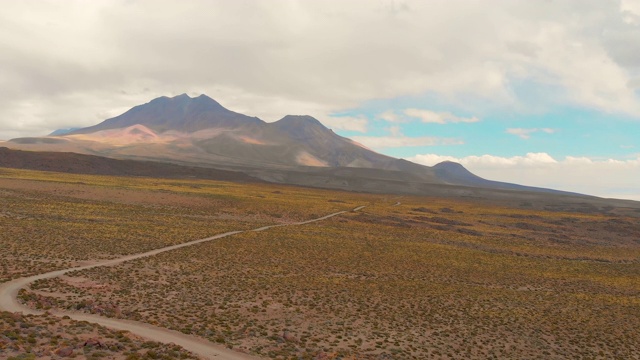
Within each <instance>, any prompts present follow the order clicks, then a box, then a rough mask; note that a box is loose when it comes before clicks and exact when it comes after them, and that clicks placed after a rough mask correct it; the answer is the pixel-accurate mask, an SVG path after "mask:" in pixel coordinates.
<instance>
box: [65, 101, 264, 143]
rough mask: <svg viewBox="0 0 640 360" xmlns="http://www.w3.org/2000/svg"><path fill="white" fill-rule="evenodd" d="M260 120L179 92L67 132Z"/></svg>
mask: <svg viewBox="0 0 640 360" xmlns="http://www.w3.org/2000/svg"><path fill="white" fill-rule="evenodd" d="M260 123H262V121H261V120H260V119H258V118H255V117H249V116H246V115H242V114H238V113H236V112H233V111H230V110H227V109H225V108H224V107H223V106H222V105H220V104H219V103H218V102H217V101H215V100H213V99H212V98H210V97H208V96H206V95H200V96H198V97H196V98H191V97H189V96H188V95H187V94H182V95H178V96H176V97H173V98H169V97H166V96H163V97H159V98H157V99H154V100H152V101H151V102H149V103H147V104H144V105H139V106H136V107H134V108H132V109H131V110H129V111H127V112H125V113H124V114H122V115H119V116H116V117H114V118H111V119H107V120H105V121H103V122H101V123H99V124H97V125H94V126H89V127H86V128H82V129H77V130H75V131H72V132H70V133H68V134H70V135H73V134H89V133H93V132H96V131H101V130H109V129H120V128H126V127H129V126H134V125H144V126H146V127H148V128H149V129H151V130H153V131H155V132H157V133H162V132H165V131H168V130H176V131H180V132H187V133H191V132H195V131H198V130H204V129H209V128H218V127H238V126H243V125H251V124H260Z"/></svg>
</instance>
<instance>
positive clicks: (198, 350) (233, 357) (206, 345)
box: [0, 206, 364, 360]
mask: <svg viewBox="0 0 640 360" xmlns="http://www.w3.org/2000/svg"><path fill="white" fill-rule="evenodd" d="M363 208H364V206H359V207H357V208H355V209H353V211H359V210H361V209H363ZM345 212H346V211H339V212H336V213H332V214H329V215H326V216H323V217H319V218H316V219H312V220H307V221H301V222H296V223H290V224H277V225H270V226H264V227H260V228H257V229H253V230H249V231H253V232H259V231H265V230H268V229H271V228H275V227H281V226H296V225H304V224H309V223H313V222H318V221H322V220H326V219H329V218H332V217H334V216H337V215H340V214H343V213H345ZM243 232H244V231H231V232H226V233H223V234H218V235H214V236H211V237H208V238H204V239H199V240H194V241H191V242H187V243H183V244H178V245H173V246H168V247H164V248H160V249H156V250H152V251H148V252H145V253H141V254H134V255H128V256H124V257H121V258H118V259H112V260H106V261H101V262H97V263H95V264H91V265H85V266H79V267H73V268H68V269H63V270H58V271H52V272H48V273H44V274H39V275H35V276H30V277H23V278H19V279H15V280H13V281H9V282H6V283H3V284H0V310H5V311H9V312H22V313H23V314H33V315H38V314H42V313H43V312H41V311H37V310H33V309H31V308H29V307H27V306H24V305H22V304H20V303H19V302H18V300H17V295H18V292H19V290H20V289H21V288H23V287H25V286H27V285H28V284H30V283H32V282H34V281H36V280H41V279H50V278H54V277H58V276H61V275H64V274H66V273H68V272H71V271H77V270H85V269H90V268H95V267H99V266H111V265H116V264H120V263H123V262H125V261H130V260H135V259H140V258H144V257H149V256H153V255H157V254H160V253H163V252H167V251H171V250H175V249H179V248H183V247H186V246H191V245H195V244H200V243H203V242H207V241H211V240H215V239H220V238H223V237H227V236H231V235H235V234H240V233H243ZM51 313H52V314H53V315H56V316H65V315H66V316H69V317H70V318H72V319H74V320H78V321H88V322H93V323H97V324H100V325H102V326H105V327H108V328H112V329H116V330H126V331H129V332H131V333H133V334H136V335H139V336H142V337H145V338H147V339H149V340H152V341H158V342H162V343H174V344H177V345H180V346H182V347H184V348H185V349H188V350H189V351H191V352H193V353H195V354H197V355H200V356H202V357H204V358H207V359H210V358H214V357H215V358H216V359H229V360H240V359H255V358H256V357H254V356H251V355H248V354H242V353H239V352H236V351H232V350H229V349H226V348H224V347H221V346H220V345H216V344H213V343H211V342H209V341H206V340H202V339H198V338H195V337H192V336H188V335H185V334H182V333H179V332H177V331H172V330H168V329H164V328H160V327H156V326H152V325H148V324H144V323H140V322H135V321H129V320H122V319H110V318H105V317H101V316H97V315H90V314H81V313H67V312H61V311H55V312H51Z"/></svg>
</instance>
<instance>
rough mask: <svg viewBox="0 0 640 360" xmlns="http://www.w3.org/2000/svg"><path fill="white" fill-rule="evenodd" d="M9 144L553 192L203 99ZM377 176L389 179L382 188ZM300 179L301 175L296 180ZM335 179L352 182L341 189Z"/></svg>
mask: <svg viewBox="0 0 640 360" xmlns="http://www.w3.org/2000/svg"><path fill="white" fill-rule="evenodd" d="M54 133H55V132H54ZM5 144H6V145H5V146H11V147H13V148H17V149H24V150H34V151H63V152H74V153H80V154H89V155H99V156H106V157H109V158H116V159H134V160H151V161H157V162H165V163H173V164H188V165H195V166H200V167H212V168H219V169H226V170H234V169H241V170H242V171H244V172H245V173H247V174H249V175H251V176H256V177H259V178H262V179H265V180H267V179H268V180H269V181H281V182H285V183H287V182H289V183H295V184H298V185H308V184H314V186H322V185H323V184H325V185H326V186H335V187H340V188H343V187H345V186H346V185H344V183H345V182H346V183H348V184H351V185H348V186H346V188H349V189H352V190H355V191H358V190H359V189H360V190H361V189H368V190H371V186H372V185H371V184H372V181H373V182H376V184H379V185H376V186H378V187H380V189H379V190H380V191H384V189H383V188H382V187H384V185H382V184H383V183H384V181H387V184H389V185H390V186H391V183H393V184H396V183H403V182H404V183H407V184H408V182H412V183H422V184H426V185H429V184H441V185H446V184H452V185H463V186H471V187H483V188H493V189H508V190H528V191H532V190H535V191H551V190H547V189H538V188H531V187H526V186H521V185H515V184H507V183H501V182H495V181H491V180H486V179H482V178H480V177H478V176H476V175H474V174H472V173H471V172H469V171H468V170H467V169H465V168H464V167H463V166H462V165H460V164H457V163H456V164H455V165H454V163H451V164H449V163H443V164H438V165H436V166H434V167H429V166H424V165H419V164H416V163H412V162H410V161H407V160H404V159H397V158H393V157H391V156H387V155H384V154H380V153H377V152H375V151H373V150H371V149H368V148H366V147H365V146H362V145H361V144H358V143H356V142H355V141H353V140H351V139H348V138H346V137H342V136H340V135H338V134H336V133H334V132H333V131H332V130H331V129H329V128H327V127H326V126H324V125H323V124H322V123H321V122H320V121H319V120H317V119H315V118H313V117H312V116H309V115H287V116H284V117H283V118H282V119H280V120H278V121H275V122H272V123H267V122H264V121H263V120H261V119H259V118H257V117H250V116H247V115H243V114H240V113H237V112H234V111H231V110H229V109H226V108H225V107H224V106H222V105H221V104H220V103H218V102H217V101H215V100H214V99H212V98H210V97H208V96H206V95H204V94H202V95H200V96H197V97H193V98H192V97H190V96H189V95H187V94H181V95H178V96H174V97H166V96H163V97H159V98H156V99H153V100H151V101H149V102H147V103H145V104H141V105H138V106H135V107H133V108H131V109H129V110H127V111H126V112H124V113H123V114H121V115H118V116H115V117H112V118H109V119H106V120H104V121H102V122H100V123H98V124H96V125H93V126H89V127H85V128H80V129H75V130H72V131H68V132H64V131H62V134H60V135H55V136H47V137H40V138H19V139H12V140H10V141H8V142H6V143H5ZM314 169H315V170H314ZM318 169H328V170H326V171H324V170H323V171H318ZM359 169H360V170H359ZM364 169H371V171H364ZM287 171H288V172H289V173H286V172H287ZM376 171H378V172H385V175H384V181H383V182H380V181H381V180H380V179H377V176H376V175H375V173H376ZM283 172H284V173H283ZM305 172H306V175H304V176H303V175H301V174H303V173H305ZM294 173H295V174H297V175H295V176H292V175H291V174H294ZM287 174H289V175H287ZM332 174H334V175H335V176H339V177H343V178H345V179H347V180H344V181H342V182H341V183H338V182H335V181H334V180H333V179H332V178H331V176H334V175H332ZM345 174H348V175H345ZM349 179H351V180H349ZM367 181H369V183H368V184H369V185H367V184H366V183H367ZM354 184H355V185H354ZM394 186H396V185H394ZM412 186H413V185H412ZM412 188H415V189H418V187H415V186H414V187H412ZM415 191H419V190H415Z"/></svg>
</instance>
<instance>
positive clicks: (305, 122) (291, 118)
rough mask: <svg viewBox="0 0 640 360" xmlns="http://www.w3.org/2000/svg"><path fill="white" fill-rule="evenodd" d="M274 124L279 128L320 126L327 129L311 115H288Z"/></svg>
mask: <svg viewBox="0 0 640 360" xmlns="http://www.w3.org/2000/svg"><path fill="white" fill-rule="evenodd" d="M274 124H277V125H278V126H287V127H289V126H309V125H312V126H316V127H317V126H320V127H323V128H325V126H324V125H322V123H321V122H320V121H318V119H316V118H314V117H312V116H309V115H287V116H285V117H283V118H282V119H280V120H278V121H276V122H275V123H274Z"/></svg>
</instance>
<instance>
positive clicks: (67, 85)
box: [0, 0, 640, 200]
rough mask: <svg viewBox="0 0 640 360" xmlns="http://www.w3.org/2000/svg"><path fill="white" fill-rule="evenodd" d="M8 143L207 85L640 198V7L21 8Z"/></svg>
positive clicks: (577, 186) (454, 155)
mask: <svg viewBox="0 0 640 360" xmlns="http://www.w3.org/2000/svg"><path fill="white" fill-rule="evenodd" d="M2 8H3V9H2V12H0V139H5V140H6V139H11V138H15V137H23V136H40V135H46V134H48V133H50V132H51V131H53V130H55V129H59V128H66V127H81V126H88V125H93V124H95V123H98V122H100V121H102V120H104V119H106V118H109V117H113V116H116V115H119V114H121V113H122V112H124V111H126V110H128V109H129V108H131V107H133V106H135V105H139V104H143V103H146V102H149V101H150V100H152V99H154V98H156V97H159V96H174V95H178V94H182V93H187V94H190V95H196V96H197V95H199V94H207V95H208V96H210V97H212V98H214V99H216V100H217V101H218V102H220V103H221V104H222V105H223V106H225V107H227V108H228V109H231V110H233V111H236V112H240V113H244V114H247V115H251V116H258V117H259V118H261V119H263V120H265V121H276V120H278V119H280V118H282V117H283V116H285V115H287V114H298V115H302V114H305V115H311V116H313V117H315V118H317V119H319V120H320V121H321V122H323V123H324V124H325V125H326V126H327V127H329V128H332V129H333V130H334V131H335V132H336V133H338V134H340V135H343V136H347V137H350V138H353V139H354V140H356V141H358V142H361V143H362V144H364V145H366V146H367V147H369V148H371V149H374V150H376V151H378V152H381V153H384V154H387V155H391V156H395V157H401V158H405V159H408V160H411V161H414V162H417V163H421V164H424V165H434V164H436V163H438V162H440V161H444V160H450V161H457V162H460V163H461V164H463V165H464V166H465V167H467V168H468V169H469V170H471V171H472V172H474V173H475V174H477V175H479V176H482V177H485V178H488V179H491V180H499V181H507V182H513V183H518V184H524V185H531V186H541V187H547V188H554V189H560V190H567V191H574V192H580V193H585V194H591V195H597V196H603V197H615V198H626V199H635V200H640V93H639V89H640V0H621V1H608V0H574V1H553V0H540V1H530V0H521V1H518V0H503V1H498V0H477V1H473V0H459V1H451V0H446V1H439V0H428V1H425V0H421V1H411V0H407V1H402V0H395V1H391V0H390V1H383V0H348V1H344V0H343V1H331V0H323V1H312V0H301V1H295V0H286V1H284V0H283V1H279V0H270V1H260V0H233V1H232V0H225V1H216V0H202V1H196V0H180V1H178V0H175V1H165V0H142V1H137V0H108V1H102V0H92V1H73V0H65V1H46V0H38V1H31V0H5V1H3V2H2Z"/></svg>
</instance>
